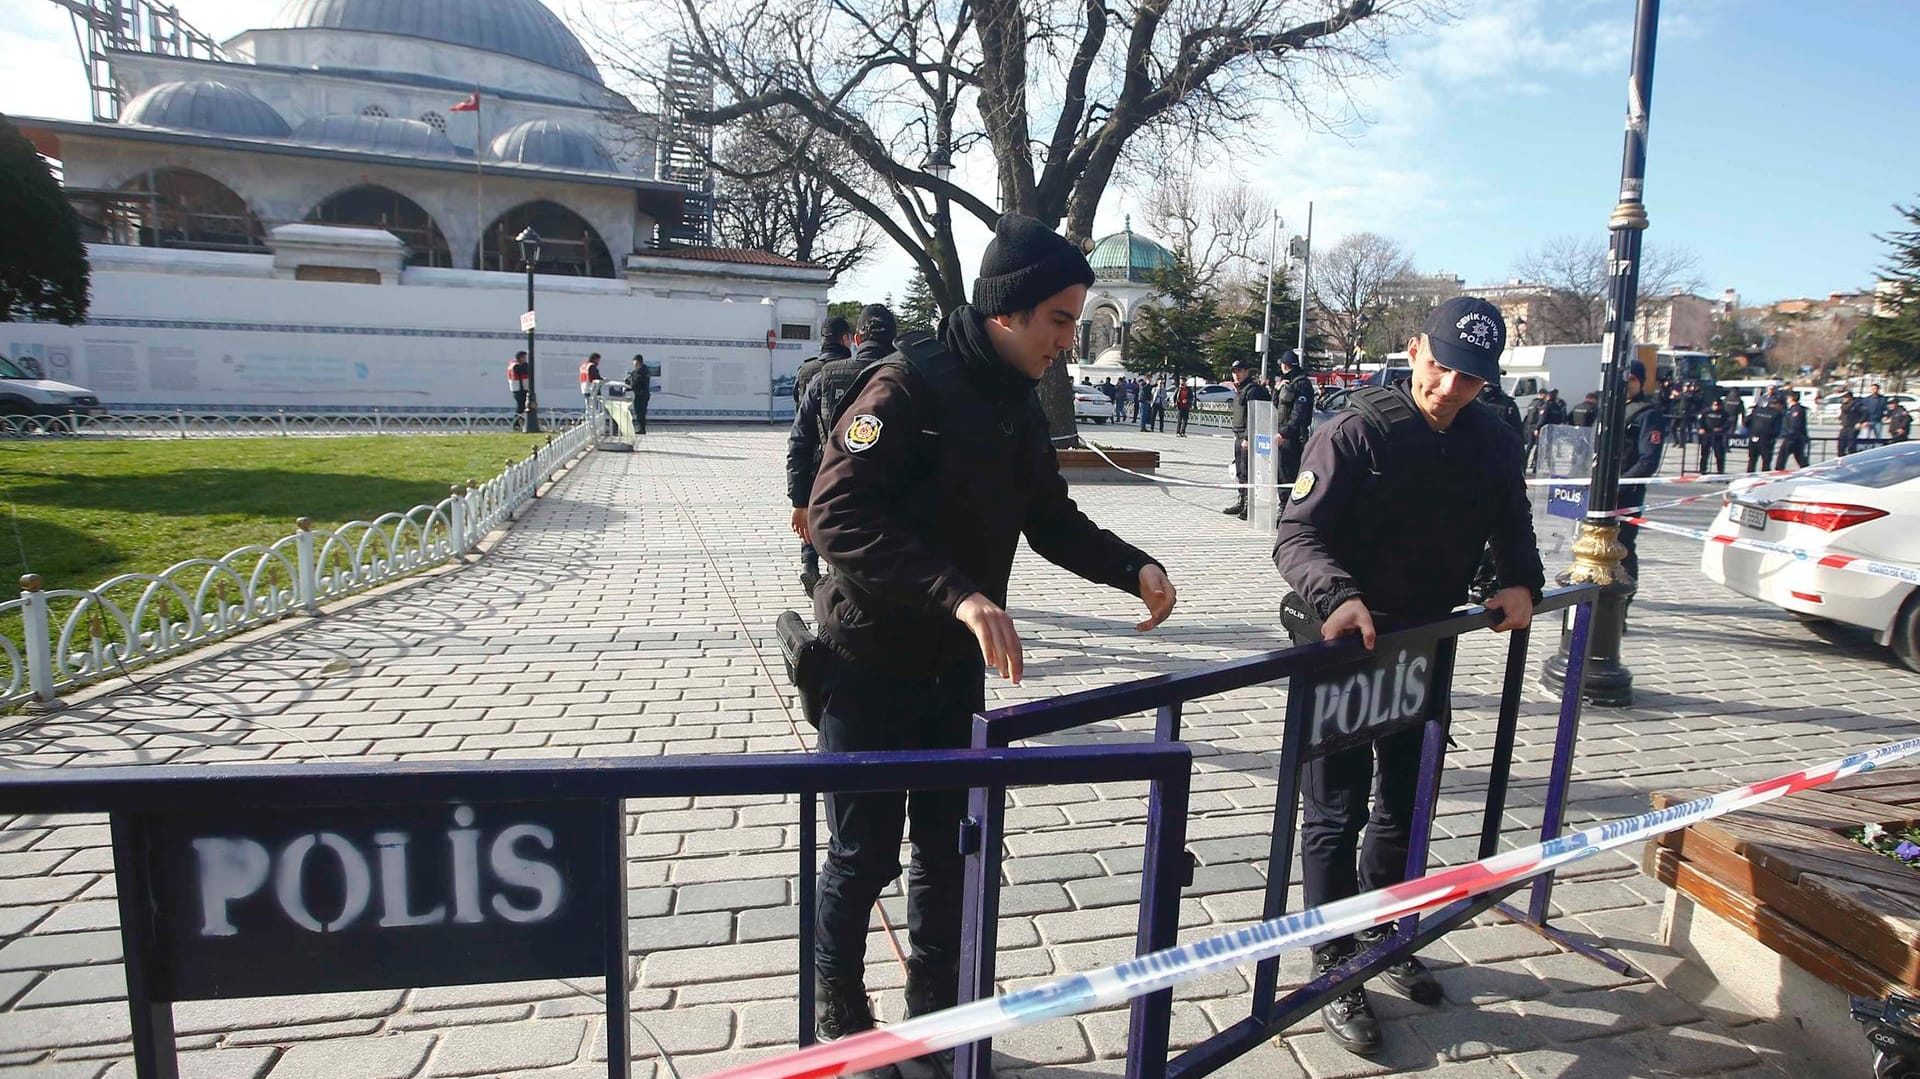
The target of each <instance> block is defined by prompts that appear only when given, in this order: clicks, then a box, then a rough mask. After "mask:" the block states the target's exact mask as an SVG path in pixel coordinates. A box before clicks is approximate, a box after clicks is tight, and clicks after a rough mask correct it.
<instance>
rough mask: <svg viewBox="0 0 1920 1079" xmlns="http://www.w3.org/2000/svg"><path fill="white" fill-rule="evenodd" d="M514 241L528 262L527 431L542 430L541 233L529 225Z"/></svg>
mask: <svg viewBox="0 0 1920 1079" xmlns="http://www.w3.org/2000/svg"><path fill="white" fill-rule="evenodd" d="M513 239H514V242H515V243H518V244H519V245H520V261H522V262H524V263H526V264H527V318H526V323H527V427H526V429H527V433H528V434H538V433H539V431H540V396H539V390H538V389H537V388H536V387H538V386H539V385H540V380H539V378H537V377H536V375H537V373H538V372H536V370H535V369H534V366H533V264H534V263H536V262H539V261H540V234H539V233H537V232H535V231H533V226H532V225H528V226H527V227H526V228H524V229H521V230H520V235H518V236H515V237H514V238H513Z"/></svg>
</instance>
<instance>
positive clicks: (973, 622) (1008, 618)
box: [953, 592, 1020, 686]
mask: <svg viewBox="0 0 1920 1079" xmlns="http://www.w3.org/2000/svg"><path fill="white" fill-rule="evenodd" d="M953 617H955V618H956V619H959V621H960V624H961V625H963V626H965V627H967V628H968V629H970V630H972V631H973V639H974V640H976V641H979V642H980V655H981V656H983V657H985V658H986V661H987V666H989V667H992V668H993V669H994V670H997V671H999V672H1000V677H1002V678H1005V679H1006V680H1007V681H1009V682H1012V683H1013V684H1014V685H1016V686H1017V685H1019V684H1020V635H1019V634H1018V633H1015V632H1014V631H1013V616H1012V615H1010V614H1008V613H1007V612H1006V611H1004V610H1001V608H1000V605H999V604H998V603H995V602H994V601H992V600H990V599H988V598H987V597H986V596H985V595H983V594H981V593H979V592H975V593H974V594H973V595H971V596H968V597H967V598H966V599H963V600H961V601H960V606H958V607H955V608H954V609H953Z"/></svg>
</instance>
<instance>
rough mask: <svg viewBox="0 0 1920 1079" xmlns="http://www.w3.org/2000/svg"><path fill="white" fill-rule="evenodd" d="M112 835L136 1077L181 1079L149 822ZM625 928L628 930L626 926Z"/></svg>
mask: <svg viewBox="0 0 1920 1079" xmlns="http://www.w3.org/2000/svg"><path fill="white" fill-rule="evenodd" d="M108 824H109V829H110V831H111V833H112V836H113V876H114V884H115V888H116V890H117V892H118V894H119V899H120V941H121V948H122V950H123V952H124V953H125V957H124V964H125V967H126V972H127V1012H128V1018H129V1019H130V1020H131V1027H130V1034H131V1038H130V1040H131V1041H132V1042H133V1074H134V1075H135V1076H136V1077H137V1079H179V1077H180V1062H179V1059H178V1058H177V1056H176V1055H175V1051H174V1035H173V1005H172V1004H171V1003H169V1002H167V1001H164V1000H155V999H153V984H152V978H153V964H154V959H155V957H154V954H153V952H154V943H155V942H154V940H153V922H152V917H153V911H152V909H151V908H150V907H149V905H148V902H149V901H148V892H149V891H150V888H149V886H148V882H147V864H146V858H145V848H146V824H145V821H144V819H143V818H141V817H139V816H137V815H135V814H131V813H114V814H112V815H111V816H110V817H109V818H108ZM622 928H623V929H624V926H623V927H622Z"/></svg>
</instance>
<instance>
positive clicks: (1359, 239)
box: [1310, 232, 1413, 367]
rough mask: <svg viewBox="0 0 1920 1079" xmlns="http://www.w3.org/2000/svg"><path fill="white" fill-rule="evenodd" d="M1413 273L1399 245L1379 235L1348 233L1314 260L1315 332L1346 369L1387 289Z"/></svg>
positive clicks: (1382, 305)
mask: <svg viewBox="0 0 1920 1079" xmlns="http://www.w3.org/2000/svg"><path fill="white" fill-rule="evenodd" d="M1412 275H1413V260H1412V259H1410V258H1408V257H1407V253H1406V252H1405V251H1404V250H1402V249H1401V247H1400V244H1399V243H1398V242H1396V241H1394V240H1392V239H1389V238H1388V237H1385V236H1382V235H1380V234H1379V233H1377V232H1356V233H1352V234H1350V235H1348V236H1346V237H1343V238H1342V239H1341V240H1340V242H1339V243H1336V244H1334V245H1333V246H1332V247H1330V248H1328V249H1327V250H1326V251H1325V252H1323V253H1321V254H1320V255H1319V256H1318V257H1317V258H1315V259H1314V262H1313V275H1312V278H1311V280H1310V285H1311V288H1312V292H1313V306H1314V318H1315V320H1316V321H1317V322H1318V325H1317V326H1316V327H1315V328H1316V329H1317V330H1318V331H1319V333H1320V336H1321V337H1322V338H1324V339H1325V340H1326V342H1327V347H1328V348H1330V349H1334V350H1336V351H1338V352H1339V353H1340V354H1341V355H1343V356H1345V357H1346V362H1347V366H1349V367H1351V366H1353V364H1354V363H1355V361H1356V360H1357V359H1358V358H1359V355H1360V349H1361V346H1362V344H1363V343H1364V342H1365V341H1366V337H1367V329H1368V326H1369V325H1370V324H1371V322H1372V321H1373V320H1374V319H1376V318H1380V317H1382V316H1383V315H1384V313H1385V312H1386V309H1387V306H1388V301H1389V299H1390V298H1391V295H1392V294H1391V291H1390V289H1389V286H1390V285H1391V284H1392V283H1393V282H1395V281H1398V280H1400V279H1402V278H1406V277H1411V276H1412Z"/></svg>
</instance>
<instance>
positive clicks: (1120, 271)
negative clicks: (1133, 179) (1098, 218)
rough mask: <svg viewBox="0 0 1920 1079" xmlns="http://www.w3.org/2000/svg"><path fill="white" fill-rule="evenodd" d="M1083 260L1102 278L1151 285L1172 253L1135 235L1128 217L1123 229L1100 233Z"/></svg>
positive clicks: (1168, 264) (1169, 263) (1170, 258)
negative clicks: (1112, 232) (1106, 233)
mask: <svg viewBox="0 0 1920 1079" xmlns="http://www.w3.org/2000/svg"><path fill="white" fill-rule="evenodd" d="M1087 263H1088V264H1089V265H1091V266H1092V267H1093V275H1094V276H1095V277H1097V278H1099V279H1100V280H1102V281H1137V282H1140V283H1142V284H1152V283H1153V280H1154V275H1155V274H1157V273H1159V272H1160V271H1161V270H1164V269H1168V268H1170V267H1172V266H1173V252H1171V251H1169V250H1167V249H1166V248H1164V247H1162V246H1160V245H1159V244H1157V243H1154V242H1153V241H1152V240H1149V239H1147V238H1146V237H1145V236H1140V235H1137V234H1135V233H1134V231H1133V222H1132V221H1131V220H1129V221H1128V222H1127V227H1126V229H1125V230H1124V231H1121V232H1116V233H1114V234H1113V235H1111V236H1104V237H1102V238H1101V239H1100V240H1099V241H1098V242H1096V243H1095V244H1094V245H1093V252H1092V253H1091V254H1089V255H1088V256H1087Z"/></svg>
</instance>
